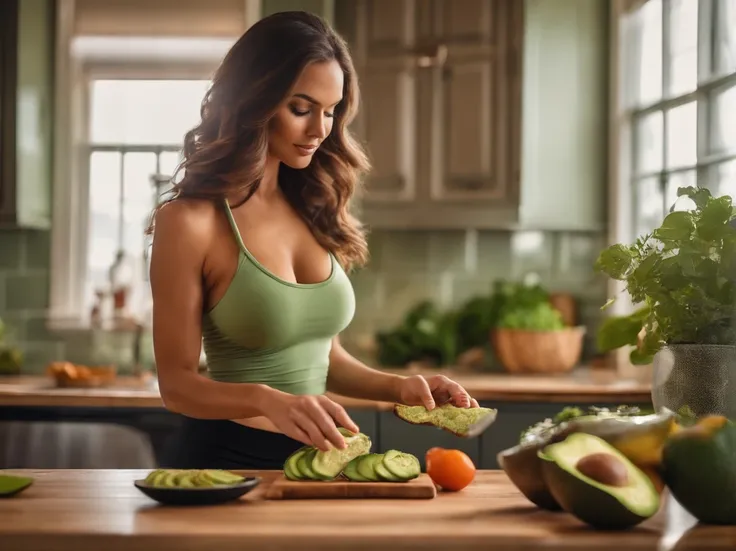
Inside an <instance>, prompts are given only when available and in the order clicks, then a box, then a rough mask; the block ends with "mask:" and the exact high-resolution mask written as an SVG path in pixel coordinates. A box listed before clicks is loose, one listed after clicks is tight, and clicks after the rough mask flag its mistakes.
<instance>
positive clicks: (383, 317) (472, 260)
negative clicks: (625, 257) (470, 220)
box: [343, 230, 606, 357]
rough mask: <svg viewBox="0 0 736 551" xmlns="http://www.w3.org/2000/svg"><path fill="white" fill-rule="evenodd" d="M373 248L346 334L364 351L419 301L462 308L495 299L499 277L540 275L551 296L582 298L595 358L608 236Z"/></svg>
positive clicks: (378, 240)
mask: <svg viewBox="0 0 736 551" xmlns="http://www.w3.org/2000/svg"><path fill="white" fill-rule="evenodd" d="M369 246H370V251H371V261H370V263H369V265H368V266H367V267H365V268H364V269H363V270H361V271H360V272H358V273H355V274H353V275H352V279H353V282H354V286H355V291H356V295H357V311H356V315H355V319H354V321H353V323H352V324H351V326H350V327H349V328H348V330H347V331H346V333H345V335H344V336H343V341H344V342H345V343H346V345H347V346H348V347H352V348H353V349H354V350H355V351H356V352H357V351H359V350H361V351H362V348H363V347H364V346H365V343H366V342H369V341H370V339H371V337H372V335H373V334H374V333H375V332H376V331H377V330H382V329H389V328H391V327H392V326H394V325H395V324H397V323H398V322H399V321H400V320H401V319H402V317H403V316H404V314H405V313H406V311H407V310H408V309H409V308H411V307H412V306H413V305H415V304H417V303H418V302H419V301H422V300H425V299H432V300H434V301H435V302H436V303H437V304H438V305H439V306H440V307H442V308H454V307H456V306H459V305H460V304H462V303H463V302H465V301H466V300H468V299H470V298H472V297H473V296H477V295H479V294H489V293H490V292H491V289H492V285H493V282H494V281H495V280H497V279H501V278H504V279H520V278H522V277H524V276H525V275H527V274H529V273H534V274H536V275H537V276H538V277H539V279H540V281H541V282H542V283H543V284H544V285H545V286H546V287H547V288H548V289H549V290H550V291H564V292H570V293H572V294H573V295H574V296H575V298H576V299H577V301H578V310H579V315H580V321H581V323H583V324H585V325H588V326H589V328H590V330H589V332H588V336H587V341H586V347H585V356H586V357H589V356H590V355H591V354H592V353H594V347H593V342H594V335H595V329H596V327H597V324H598V322H599V320H600V306H601V305H602V304H603V303H604V302H605V300H606V280H605V278H604V277H602V276H600V275H598V274H596V273H595V272H594V270H593V263H594V262H595V259H596V257H597V256H598V253H599V251H600V250H601V249H602V248H603V247H604V246H605V236H604V235H603V234H602V233H596V232H541V231H475V230H468V231H374V232H372V233H371V235H370V236H369ZM362 355H363V356H365V355H364V354H362Z"/></svg>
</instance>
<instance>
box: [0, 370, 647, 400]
mask: <svg viewBox="0 0 736 551" xmlns="http://www.w3.org/2000/svg"><path fill="white" fill-rule="evenodd" d="M392 372H395V373H403V374H407V373H414V372H415V371H405V370H404V371H392ZM420 373H443V374H445V375H447V376H448V377H451V378H453V379H454V380H456V381H457V382H459V383H460V384H461V385H463V386H464V387H465V388H466V389H467V390H468V392H469V393H470V394H471V395H472V396H473V397H474V398H476V399H478V400H484V401H491V402H493V401H511V402H543V403H561V404H567V403H597V402H610V403H614V402H615V403H624V404H631V403H648V402H650V400H651V386H650V380H651V378H650V376H649V375H648V374H647V372H646V371H645V370H644V369H642V371H641V372H640V374H638V375H635V376H632V377H629V378H622V377H620V376H619V375H618V373H617V372H616V371H615V370H613V369H602V368H601V369H591V368H579V369H576V370H575V371H573V372H571V373H569V374H564V375H558V376H548V375H535V376H531V375H529V376H518V375H506V374H503V373H467V372H459V371H457V372H456V371H452V370H441V371H439V370H438V371H433V372H430V371H420ZM332 397H333V398H335V399H336V400H337V401H338V402H340V403H342V404H343V405H344V406H346V407H352V408H368V409H380V410H388V409H390V408H391V407H392V404H389V403H379V402H371V401H367V400H357V399H352V398H345V397H342V396H334V395H332ZM2 406H37V407H40V406H56V407H60V406H67V407H147V408H151V407H153V408H158V407H163V406H162V403H161V398H160V396H159V393H158V389H157V388H156V387H151V386H147V385H144V384H141V383H140V382H138V381H137V380H136V379H134V378H132V377H119V378H118V380H117V381H116V383H115V384H113V385H112V386H109V387H105V388H97V389H69V388H57V387H55V386H54V383H53V381H52V379H51V378H50V377H46V376H40V375H39V376H3V377H0V407H2Z"/></svg>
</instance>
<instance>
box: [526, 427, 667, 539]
mask: <svg viewBox="0 0 736 551" xmlns="http://www.w3.org/2000/svg"><path fill="white" fill-rule="evenodd" d="M538 455H539V457H540V459H542V473H543V475H544V480H545V482H546V483H547V487H548V488H549V490H550V493H551V494H552V496H553V497H554V498H555V500H556V501H557V503H559V504H560V506H561V507H562V509H563V510H565V511H566V512H567V513H570V514H571V515H574V516H575V517H577V518H578V519H580V520H581V521H583V522H585V523H586V524H589V525H591V526H593V527H595V528H601V529H608V530H616V529H619V530H620V529H626V528H630V527H632V526H635V525H637V524H640V523H641V522H644V521H645V520H647V519H648V518H650V517H652V516H653V515H654V514H655V513H657V511H659V507H660V496H659V492H658V491H657V489H656V488H655V487H654V484H653V483H652V481H651V479H650V478H649V477H648V476H647V475H646V473H644V472H643V471H642V470H641V469H639V468H638V467H637V466H636V465H634V463H632V462H631V461H630V460H629V459H628V458H627V457H626V456H625V455H624V454H622V453H621V452H619V451H618V450H617V449H616V448H614V447H613V446H612V445H611V444H609V443H608V442H606V441H605V440H603V439H602V438H599V437H597V436H593V435H592V434H585V433H582V432H578V433H573V434H571V435H569V436H568V437H567V438H566V439H565V440H563V441H562V442H557V443H555V444H550V445H549V446H546V447H545V448H544V449H543V450H541V451H540V452H539V454H538Z"/></svg>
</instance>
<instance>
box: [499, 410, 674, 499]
mask: <svg viewBox="0 0 736 551" xmlns="http://www.w3.org/2000/svg"><path fill="white" fill-rule="evenodd" d="M639 420H640V422H641V421H644V422H643V423H641V424H637V422H636V418H632V420H631V422H627V421H626V420H625V419H623V420H621V421H620V422H618V423H616V424H611V421H610V420H606V419H605V418H600V419H597V418H595V417H592V416H591V417H585V418H577V419H573V420H571V421H566V422H563V423H560V424H559V425H557V426H556V427H554V428H553V429H550V430H549V431H547V432H546V433H545V434H544V435H542V436H539V437H536V438H534V439H530V440H529V441H527V442H523V443H520V444H518V445H516V446H514V447H512V448H508V449H506V450H503V451H501V452H499V453H498V455H497V456H496V459H497V461H498V463H499V466H500V467H501V468H502V469H503V471H504V472H505V473H506V475H507V476H508V477H509V479H510V480H511V482H512V483H513V484H514V485H515V486H516V487H517V489H518V490H519V491H520V492H521V493H522V494H523V495H524V496H525V497H526V498H527V499H528V500H529V501H531V502H532V503H534V504H535V505H536V506H538V507H540V508H542V509H546V510H548V511H559V510H561V509H562V507H561V506H560V504H559V503H557V500H556V499H555V497H554V496H553V495H552V492H550V491H549V489H548V488H547V483H546V482H545V480H544V476H543V472H542V464H543V463H545V461H544V460H542V459H540V458H539V457H538V455H537V454H538V452H539V451H540V450H542V449H543V448H544V447H545V446H547V445H549V444H554V443H556V442H561V441H562V440H564V439H565V438H567V436H568V435H570V434H572V433H575V432H583V433H587V434H592V435H595V436H599V437H600V438H603V439H604V440H606V441H607V442H608V443H609V444H611V445H613V447H614V448H617V449H618V447H619V446H622V445H625V444H628V443H630V442H631V441H633V440H634V439H637V438H639V437H641V436H646V435H656V438H657V439H660V440H661V441H662V442H664V441H665V439H666V437H667V434H669V431H670V428H671V424H672V423H673V422H674V416H673V415H672V414H671V413H659V414H654V415H645V416H641V417H639ZM601 421H602V422H601ZM624 455H626V454H624Z"/></svg>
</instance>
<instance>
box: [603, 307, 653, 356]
mask: <svg viewBox="0 0 736 551" xmlns="http://www.w3.org/2000/svg"><path fill="white" fill-rule="evenodd" d="M643 322H644V320H643V319H639V318H638V317H637V316H633V315H630V316H612V317H610V318H606V319H605V320H603V322H602V323H601V326H600V328H599V329H598V333H597V335H596V341H597V342H596V346H597V347H598V350H599V351H600V352H609V351H611V350H615V349H616V348H621V347H622V346H626V345H636V344H637V339H638V336H639V332H640V331H641V329H642V327H644V323H643Z"/></svg>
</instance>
